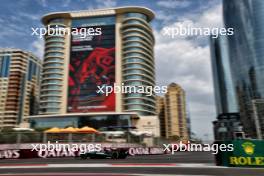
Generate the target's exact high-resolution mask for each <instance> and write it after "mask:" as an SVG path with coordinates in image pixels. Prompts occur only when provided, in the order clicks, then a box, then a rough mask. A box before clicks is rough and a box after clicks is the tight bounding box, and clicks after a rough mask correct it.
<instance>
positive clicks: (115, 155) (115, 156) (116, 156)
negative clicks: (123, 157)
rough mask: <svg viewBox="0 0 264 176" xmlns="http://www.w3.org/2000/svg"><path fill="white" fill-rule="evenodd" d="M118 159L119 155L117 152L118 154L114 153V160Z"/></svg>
mask: <svg viewBox="0 0 264 176" xmlns="http://www.w3.org/2000/svg"><path fill="white" fill-rule="evenodd" d="M118 157H119V153H118V152H117V151H116V152H113V153H112V157H111V158H112V159H118Z"/></svg>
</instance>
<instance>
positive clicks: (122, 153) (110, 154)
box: [80, 149, 128, 159]
mask: <svg viewBox="0 0 264 176" xmlns="http://www.w3.org/2000/svg"><path fill="white" fill-rule="evenodd" d="M127 156H128V150H126V149H109V150H103V151H99V152H98V151H93V152H87V153H83V154H80V157H81V159H87V158H90V159H125V158H126V157H127Z"/></svg>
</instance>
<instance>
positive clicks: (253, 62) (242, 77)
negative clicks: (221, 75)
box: [223, 0, 264, 138]
mask: <svg viewBox="0 0 264 176" xmlns="http://www.w3.org/2000/svg"><path fill="white" fill-rule="evenodd" d="M223 8H224V22H225V26H226V27H227V28H229V27H231V28H234V35H232V36H229V38H228V43H229V48H230V50H229V52H230V62H231V68H232V71H233V78H234V83H235V89H236V92H237V96H238V99H239V105H240V114H241V120H242V123H243V126H244V130H245V132H246V134H247V135H248V136H249V137H253V138H256V136H257V130H256V129H260V130H261V131H262V136H263V135H264V115H263V104H262V108H258V109H256V111H257V112H258V111H261V112H262V113H261V115H258V118H259V123H260V128H256V120H255V119H256V117H257V116H256V113H255V114H254V111H253V109H254V107H255V108H256V107H259V106H255V104H254V101H256V100H263V98H264V76H263V75H264V59H263V57H264V20H263V19H264V1H263V0H240V1H230V0H224V4H223ZM261 109H262V110H261ZM258 113H259V112H258Z"/></svg>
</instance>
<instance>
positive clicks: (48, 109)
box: [40, 18, 65, 114]
mask: <svg viewBox="0 0 264 176" xmlns="http://www.w3.org/2000/svg"><path fill="white" fill-rule="evenodd" d="M64 23H65V20H63V19H60V18H59V19H52V20H50V21H49V23H48V24H47V26H48V25H50V27H53V26H58V27H65V24H64ZM64 46H65V36H55V35H54V36H46V38H45V55H44V62H43V73H42V84H41V85H42V86H41V93H40V114H47V113H58V112H59V111H60V108H61V101H62V87H63V75H64V68H63V67H64V62H65V60H64V58H65V57H64V50H65V48H64Z"/></svg>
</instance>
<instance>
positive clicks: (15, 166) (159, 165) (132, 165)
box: [0, 163, 227, 169]
mask: <svg viewBox="0 0 264 176" xmlns="http://www.w3.org/2000/svg"><path fill="white" fill-rule="evenodd" d="M98 167H100V168H104V167H107V168H119V167H128V168H137V167H145V168H154V167H159V168H169V167H172V168H175V167H180V168H182V167H189V168H227V167H222V166H215V165H212V164H204V163H201V164H197V163H194V164H192V163H167V164H160V163H142V164H133V163H115V164H100V163H99V164H90V163H89V164H42V165H41V164H39V165H38V164H36V165H34V164H32V165H30V164H25V165H23V164H21V165H19V164H17V165H12V164H5V165H1V164H0V169H17V168H22V169H23V168H27V169H30V168H98Z"/></svg>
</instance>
